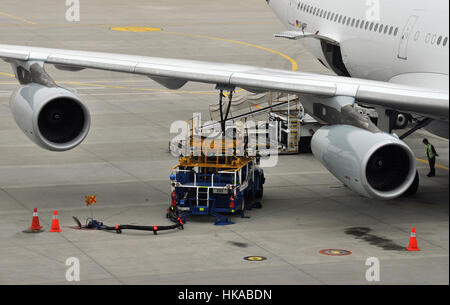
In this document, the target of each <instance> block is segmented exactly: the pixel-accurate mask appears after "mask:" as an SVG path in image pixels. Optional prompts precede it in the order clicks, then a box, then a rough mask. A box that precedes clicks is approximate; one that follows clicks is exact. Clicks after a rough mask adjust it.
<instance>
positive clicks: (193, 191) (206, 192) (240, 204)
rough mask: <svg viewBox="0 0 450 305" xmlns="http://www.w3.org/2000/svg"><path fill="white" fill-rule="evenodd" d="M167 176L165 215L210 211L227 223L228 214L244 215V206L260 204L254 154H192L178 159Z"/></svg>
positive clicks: (259, 176) (259, 171) (260, 185)
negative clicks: (168, 198) (169, 191)
mask: <svg viewBox="0 0 450 305" xmlns="http://www.w3.org/2000/svg"><path fill="white" fill-rule="evenodd" d="M233 142H234V143H235V141H233ZM200 143H203V141H201V142H200ZM222 145H223V146H224V147H225V146H226V144H225V143H224V142H222ZM194 150H195V149H194ZM170 179H171V189H172V195H171V205H170V208H169V210H168V215H169V213H172V214H175V216H177V217H180V218H181V219H182V220H183V222H185V220H186V217H187V216H189V215H211V216H213V217H214V218H215V224H216V225H227V224H232V222H231V221H230V220H229V219H228V216H231V215H240V216H241V217H245V215H244V212H245V210H249V209H251V208H260V207H261V204H260V203H259V202H258V200H260V199H261V198H262V197H263V185H264V182H265V178H264V172H263V170H262V169H261V168H259V167H258V165H257V158H256V157H249V156H246V155H244V156H240V157H239V156H236V155H234V154H233V155H231V156H227V155H225V156H221V155H214V156H207V155H206V154H202V155H200V156H195V155H194V154H191V155H189V156H186V157H183V158H181V159H180V162H179V164H178V165H177V166H175V167H174V168H173V169H172V174H171V176H170ZM177 217H175V218H177Z"/></svg>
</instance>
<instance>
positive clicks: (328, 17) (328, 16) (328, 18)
mask: <svg viewBox="0 0 450 305" xmlns="http://www.w3.org/2000/svg"><path fill="white" fill-rule="evenodd" d="M330 16H331V12H328V15H327V20H330Z"/></svg>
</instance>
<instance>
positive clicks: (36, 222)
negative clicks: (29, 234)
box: [29, 208, 42, 230]
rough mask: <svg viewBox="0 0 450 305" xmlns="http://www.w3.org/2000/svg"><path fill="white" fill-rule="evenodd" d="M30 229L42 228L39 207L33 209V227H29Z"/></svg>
mask: <svg viewBox="0 0 450 305" xmlns="http://www.w3.org/2000/svg"><path fill="white" fill-rule="evenodd" d="M29 229H30V230H40V229H42V226H41V224H40V223H39V215H38V211H37V208H34V210H33V220H32V222H31V227H29Z"/></svg>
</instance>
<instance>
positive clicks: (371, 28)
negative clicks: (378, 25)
mask: <svg viewBox="0 0 450 305" xmlns="http://www.w3.org/2000/svg"><path fill="white" fill-rule="evenodd" d="M374 25H375V24H374V23H373V22H372V23H371V24H370V29H369V30H370V31H372V30H373V26H374Z"/></svg>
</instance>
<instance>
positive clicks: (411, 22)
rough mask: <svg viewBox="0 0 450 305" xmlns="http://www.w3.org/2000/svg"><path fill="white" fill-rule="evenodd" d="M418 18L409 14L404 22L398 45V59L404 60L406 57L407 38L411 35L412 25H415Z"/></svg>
mask: <svg viewBox="0 0 450 305" xmlns="http://www.w3.org/2000/svg"><path fill="white" fill-rule="evenodd" d="M418 19H419V17H418V16H411V17H409V19H408V23H407V24H406V26H405V29H404V30H403V34H402V38H401V40H400V46H399V49H398V55H397V56H398V58H399V59H404V60H407V59H408V44H409V39H410V37H411V35H412V32H413V29H414V26H415V25H416V23H417V20H418Z"/></svg>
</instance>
